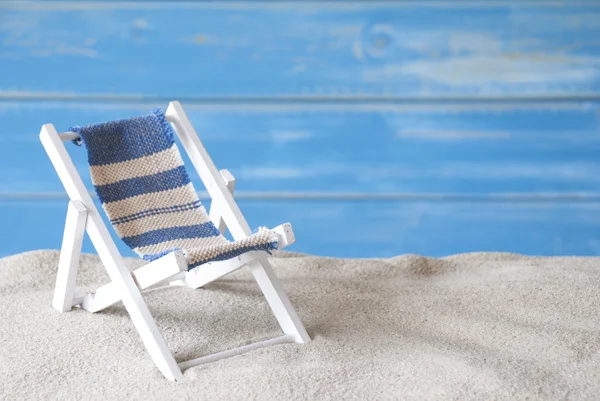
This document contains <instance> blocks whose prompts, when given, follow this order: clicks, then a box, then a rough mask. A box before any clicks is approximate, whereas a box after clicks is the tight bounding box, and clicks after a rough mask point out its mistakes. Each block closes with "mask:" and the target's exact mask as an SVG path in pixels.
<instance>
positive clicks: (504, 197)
mask: <svg viewBox="0 0 600 401" xmlns="http://www.w3.org/2000/svg"><path fill="white" fill-rule="evenodd" d="M198 196H199V197H200V199H202V200H208V199H210V198H209V196H208V193H206V192H198ZM92 197H93V198H94V199H97V198H96V196H95V195H93V194H92ZM235 198H236V199H249V200H357V201H359V200H365V201H369V200H399V201H401V200H406V201H411V200H429V201H436V200H439V201H534V202H535V201H540V202H542V201H543V202H547V201H586V202H588V201H600V193H594V192H585V193H584V192H581V193H579V192H562V193H541V192H540V193H486V194H477V193H464V194H452V193H402V192H392V193H366V192H302V191H298V192H260V191H255V192H252V191H246V192H244V191H240V192H238V193H236V195H235ZM63 199H64V200H66V199H68V197H67V196H66V195H65V194H63V193H61V192H2V193H0V201H8V200H35V201H47V200H63Z"/></svg>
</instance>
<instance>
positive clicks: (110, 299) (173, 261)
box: [81, 251, 187, 313]
mask: <svg viewBox="0 0 600 401" xmlns="http://www.w3.org/2000/svg"><path fill="white" fill-rule="evenodd" d="M186 271H187V261H186V259H185V256H184V255H183V253H182V252H181V251H175V252H171V253H169V254H167V255H165V256H163V257H162V258H160V259H157V260H154V261H152V262H150V263H148V264H147V265H145V266H142V267H140V268H139V269H136V270H135V271H133V273H131V275H132V277H133V279H134V281H135V283H136V285H137V286H138V288H139V289H140V290H143V289H146V288H148V287H150V286H152V285H155V284H159V283H162V282H167V281H169V280H170V279H175V278H177V277H178V275H179V274H181V275H182V276H183V273H185V272H186ZM120 300H121V296H120V295H119V291H117V288H116V286H115V284H114V283H108V284H106V285H103V286H102V287H100V288H98V289H97V290H96V292H94V293H90V294H86V295H85V296H84V297H83V301H82V303H81V307H82V308H83V309H85V310H87V311H88V312H92V313H93V312H98V311H101V310H102V309H106V308H108V307H109V306H111V305H114V304H115V303H117V302H119V301H120Z"/></svg>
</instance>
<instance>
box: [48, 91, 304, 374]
mask: <svg viewBox="0 0 600 401" xmlns="http://www.w3.org/2000/svg"><path fill="white" fill-rule="evenodd" d="M173 128H174V130H173ZM175 136H177V137H178V138H179V142H180V143H181V145H182V146H183V148H184V149H185V151H186V152H187V154H188V155H189V158H190V160H191V162H192V164H193V166H194V167H195V169H196V170H197V172H198V174H199V176H200V178H201V180H202V182H203V184H204V185H205V187H206V190H207V191H208V193H209V195H210V197H211V198H212V202H211V207H210V213H207V212H206V210H205V209H204V207H203V206H202V204H201V202H200V200H199V199H198V197H197V194H196V191H195V189H194V187H193V185H192V184H191V182H190V179H189V176H188V175H187V173H186V171H185V167H184V165H183V161H182V158H181V155H180V153H179V151H178V147H177V145H176V143H175V142H174V137H175ZM40 139H41V142H42V144H43V146H44V148H45V150H46V152H47V153H48V156H49V158H50V160H51V162H52V164H53V165H54V168H55V169H56V172H57V173H58V176H59V178H60V180H61V181H62V184H63V186H64V188H65V190H66V192H67V194H68V196H69V198H70V201H69V204H68V208H67V217H66V223H65V229H64V234H63V241H62V246H61V252H60V258H59V265H58V272H57V277H56V287H55V291H54V298H53V303H52V305H53V307H54V308H55V309H57V310H58V311H60V312H66V311H69V310H71V308H72V307H73V306H77V307H80V308H82V309H84V310H87V311H89V312H98V311H101V310H103V309H105V308H107V307H108V306H110V305H113V304H115V303H117V302H119V301H122V302H123V305H124V306H125V308H126V309H127V311H128V313H129V315H130V317H131V320H132V321H133V324H134V325H135V328H136V329H137V331H138V332H139V334H140V337H141V338H142V341H143V343H144V345H145V347H146V349H147V350H148V352H149V354H150V356H151V358H152V360H153V361H154V363H155V364H156V366H157V367H158V369H159V370H160V371H161V372H162V374H163V375H164V376H165V377H166V378H167V379H169V380H177V379H178V378H180V377H181V376H182V371H183V370H185V369H187V368H189V367H192V366H196V365H199V364H202V363H206V362H210V361H214V360H218V359H222V358H226V357H229V356H233V355H238V354H240V353H243V352H247V351H250V350H253V349H256V348H259V347H263V346H267V345H273V344H278V343H283V342H297V343H305V342H308V341H310V338H309V336H308V334H307V332H306V330H305V329H304V326H303V325H302V322H301V321H300V319H299V318H298V316H297V314H296V312H295V311H294V308H293V306H292V305H291V303H290V301H289V299H288V297H287V296H286V294H285V292H284V290H283V288H282V286H281V284H280V282H279V280H278V279H277V277H276V275H275V273H274V272H273V269H272V268H271V266H270V264H269V262H268V260H267V258H266V255H267V252H270V250H272V249H276V248H277V249H281V248H284V247H285V246H287V245H289V244H292V243H293V242H294V241H295V239H294V233H293V230H292V227H291V225H290V224H289V223H286V224H283V225H281V226H278V227H276V228H274V229H272V230H269V229H266V228H259V229H258V230H255V231H254V232H252V231H251V230H250V227H249V226H248V223H247V222H246V220H245V219H244V216H243V215H242V213H241V211H240V209H239V208H238V206H237V204H236V202H235V200H234V199H233V195H232V194H233V190H234V184H235V180H234V178H233V177H232V175H231V174H230V173H229V172H228V171H227V170H221V171H218V170H217V169H216V167H215V165H214V163H213V162H212V160H211V158H210V157H209V155H208V153H207V151H206V149H205V148H204V146H203V145H202V142H201V141H200V139H199V138H198V135H197V134H196V131H195V130H194V128H193V127H192V125H191V123H190V121H189V120H188V118H187V116H186V114H185V112H184V111H183V108H182V106H181V104H180V103H179V102H177V101H174V102H171V103H170V104H169V107H168V108H167V111H166V113H163V112H162V111H160V110H155V111H154V112H153V113H152V114H150V115H147V116H142V117H136V118H132V119H127V120H119V121H115V122H109V123H102V124H94V125H92V126H87V127H73V128H71V130H70V131H68V132H64V133H58V132H57V131H56V129H55V128H54V126H53V125H52V124H45V125H44V126H42V129H41V133H40ZM65 141H74V142H76V143H77V144H81V143H82V142H83V144H85V147H86V148H87V150H88V160H89V162H90V173H91V176H92V181H93V184H94V187H95V189H96V193H97V195H98V197H99V199H100V202H101V203H102V206H103V209H104V211H105V213H106V214H107V216H108V218H109V219H110V222H111V224H112V225H113V227H114V228H115V231H116V233H117V235H118V236H119V237H120V238H121V239H122V240H123V241H124V242H125V243H126V244H127V245H128V246H129V247H130V248H132V249H133V250H134V251H135V252H136V253H137V254H138V255H140V256H141V257H142V258H144V259H146V260H148V261H149V263H148V264H146V265H145V266H143V267H141V268H139V269H137V270H135V271H133V273H130V272H129V271H128V269H127V268H126V267H125V264H124V262H123V258H122V257H121V255H120V253H119V251H118V250H117V247H116V245H115V243H114V241H113V240H112V238H111V235H110V234H109V231H108V229H107V227H106V225H105V224H104V222H103V220H102V217H101V216H100V214H99V211H98V210H97V209H96V207H95V205H94V202H93V201H92V196H91V194H90V193H89V192H88V191H87V189H86V187H85V185H84V183H83V181H82V179H81V177H80V175H79V174H78V172H77V170H76V168H75V166H74V164H73V162H72V160H71V158H70V157H69V154H68V153H67V150H66V147H65V145H64V143H63V142H65ZM226 229H228V230H229V232H230V233H231V236H232V238H233V239H234V240H233V241H229V240H227V239H226V238H225V237H224V236H223V234H224V232H225V230H226ZM84 232H87V234H88V236H89V238H90V239H91V242H92V244H93V245H94V247H95V249H96V251H97V252H98V255H99V256H100V259H101V261H102V264H103V265H104V267H105V268H106V271H107V273H108V275H109V277H110V280H111V282H110V283H108V284H106V285H104V286H102V287H100V288H98V289H97V290H96V291H95V292H94V293H88V294H85V295H81V296H76V295H75V285H76V275H77V269H78V263H79V256H80V252H81V246H82V241H83V236H84ZM243 266H247V267H249V268H250V270H251V272H252V274H253V276H254V279H256V281H257V283H258V285H259V287H260V289H261V291H262V292H263V294H264V296H265V298H266V300H267V302H268V304H269V306H270V307H271V310H272V311H273V314H274V315H275V317H276V319H277V321H278V323H279V325H280V327H281V329H282V331H283V332H284V335H282V336H280V337H276V338H274V339H270V340H266V341H262V342H259V343H255V344H250V345H246V346H242V347H240V348H236V349H231V350H226V351H223V352H219V353H217V354H213V355H208V356H203V357H200V358H197V359H193V360H190V361H184V362H179V363H178V362H177V361H176V360H175V358H174V357H173V354H172V353H171V351H170V350H169V348H168V346H167V344H166V343H165V340H164V338H163V336H162V335H161V333H160V332H159V330H158V328H157V326H156V323H155V321H154V319H153V318H152V316H151V314H150V311H149V310H148V307H147V305H146V303H145V302H144V299H143V297H142V294H141V291H142V290H144V289H147V288H150V287H152V286H157V285H166V284H167V283H169V284H177V285H187V286H189V287H192V288H198V287H201V286H203V285H205V284H207V283H209V282H211V281H213V280H216V279H218V278H220V277H222V276H224V275H226V274H228V273H231V272H233V271H235V270H237V269H239V268H241V267H243Z"/></svg>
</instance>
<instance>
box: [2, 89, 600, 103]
mask: <svg viewBox="0 0 600 401" xmlns="http://www.w3.org/2000/svg"><path fill="white" fill-rule="evenodd" d="M175 97H176V98H177V99H178V100H179V101H181V102H185V103H188V104H192V105H193V104H198V105H219V106H238V105H252V106H257V105H262V106H270V105H273V106H277V105H280V104H281V103H282V102H284V103H289V104H335V103H342V104H396V103H414V102H418V103H435V102H473V101H477V102H480V101H483V102H540V101H542V102H547V101H551V102H553V101H573V102H581V101H599V100H600V92H589V93H568V94H567V93H564V94H560V93H557V94H548V93H540V94H539V95H531V94H528V95H515V94H501V95H488V96H458V95H448V96H440V95H435V96H429V95H423V96H393V95H375V94H373V95H351V94H349V95H337V94H336V95H295V94H285V95H277V94H273V95H270V96H245V95H235V96H191V97H190V96H175ZM0 100H3V101H4V100H8V101H19V100H32V101H86V102H117V103H118V102H132V101H134V102H140V103H143V102H145V103H156V102H163V103H164V102H169V101H171V100H173V99H172V98H166V97H163V96H148V95H143V94H123V95H117V94H74V93H64V94H63V93H44V92H19V91H0Z"/></svg>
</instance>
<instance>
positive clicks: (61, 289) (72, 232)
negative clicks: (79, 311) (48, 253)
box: [52, 201, 87, 312]
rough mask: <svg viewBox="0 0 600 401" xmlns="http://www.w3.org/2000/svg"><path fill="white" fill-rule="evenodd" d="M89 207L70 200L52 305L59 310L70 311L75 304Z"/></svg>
mask: <svg viewBox="0 0 600 401" xmlns="http://www.w3.org/2000/svg"><path fill="white" fill-rule="evenodd" d="M86 221H87V209H86V208H85V206H84V205H83V203H82V202H81V201H70V202H69V207H68V209H67V219H66V222H65V231H64V234H63V241H62V246H61V248H60V259H59V261H58V272H57V273H56V286H55V287H54V298H53V300H52V307H54V309H56V310H57V311H59V312H68V311H70V310H71V307H72V306H73V295H74V293H75V283H76V279H77V269H78V268H79V256H80V255H81V245H82V243H83V236H84V235H85V223H86Z"/></svg>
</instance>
